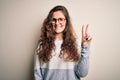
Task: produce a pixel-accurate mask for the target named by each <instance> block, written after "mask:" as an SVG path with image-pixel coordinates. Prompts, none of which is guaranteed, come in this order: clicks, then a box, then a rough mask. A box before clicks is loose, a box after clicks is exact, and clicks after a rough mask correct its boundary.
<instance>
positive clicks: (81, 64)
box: [34, 41, 90, 80]
mask: <svg viewBox="0 0 120 80" xmlns="http://www.w3.org/2000/svg"><path fill="white" fill-rule="evenodd" d="M62 42H63V41H55V46H56V49H55V51H52V59H51V60H50V61H49V62H48V63H44V62H42V61H40V60H39V58H38V55H37V54H36V53H37V52H36V51H35V58H34V77H35V80H80V78H81V77H85V76H86V75H87V73H88V68H89V54H90V50H89V46H82V47H81V45H80V44H79V43H78V51H79V52H80V53H81V58H80V60H79V61H78V63H75V62H65V61H64V60H63V59H61V58H59V54H60V50H61V44H62ZM38 48H39V46H38Z"/></svg>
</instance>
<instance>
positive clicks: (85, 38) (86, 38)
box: [81, 25, 92, 46]
mask: <svg viewBox="0 0 120 80" xmlns="http://www.w3.org/2000/svg"><path fill="white" fill-rule="evenodd" d="M91 40H92V36H91V35H90V34H89V33H88V25H86V27H84V25H83V26H82V42H81V45H82V46H89V45H90V43H91Z"/></svg>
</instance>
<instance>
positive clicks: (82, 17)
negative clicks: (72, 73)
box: [0, 0, 120, 80]
mask: <svg viewBox="0 0 120 80" xmlns="http://www.w3.org/2000/svg"><path fill="white" fill-rule="evenodd" d="M56 5H63V6H65V7H66V8H67V9H68V11H69V13H70V16H71V19H72V22H73V26H74V29H75V31H76V34H77V35H78V36H79V38H81V26H82V25H83V24H84V25H86V24H89V32H90V33H91V34H92V36H93V41H92V44H91V55H90V68H89V73H88V75H87V76H86V77H85V78H82V80H120V42H119V41H120V35H119V33H120V32H119V29H120V0H0V80H33V55H34V50H35V48H36V47H37V42H38V40H39V36H40V27H41V25H42V22H43V20H44V19H45V18H46V16H47V15H48V12H49V11H50V9H52V8H53V7H54V6H56Z"/></svg>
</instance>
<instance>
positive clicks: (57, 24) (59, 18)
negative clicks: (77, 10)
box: [52, 11, 66, 34]
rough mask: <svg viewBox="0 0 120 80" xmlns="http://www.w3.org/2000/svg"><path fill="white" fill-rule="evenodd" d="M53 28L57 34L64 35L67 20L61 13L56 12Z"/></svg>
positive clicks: (53, 17)
mask: <svg viewBox="0 0 120 80" xmlns="http://www.w3.org/2000/svg"><path fill="white" fill-rule="evenodd" d="M52 26H53V30H54V31H55V32H56V34H59V33H62V32H63V31H64V29H65V27H66V19H65V16H64V14H63V13H62V12H61V11H56V12H54V13H53V15H52Z"/></svg>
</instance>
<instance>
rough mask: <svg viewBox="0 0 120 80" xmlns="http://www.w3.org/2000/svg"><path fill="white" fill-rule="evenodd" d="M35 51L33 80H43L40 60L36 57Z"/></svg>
mask: <svg viewBox="0 0 120 80" xmlns="http://www.w3.org/2000/svg"><path fill="white" fill-rule="evenodd" d="M38 48H39V47H38ZM38 48H37V49H38ZM37 49H36V51H35V54H34V80H43V78H42V74H41V67H40V60H39V58H38V55H37Z"/></svg>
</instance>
